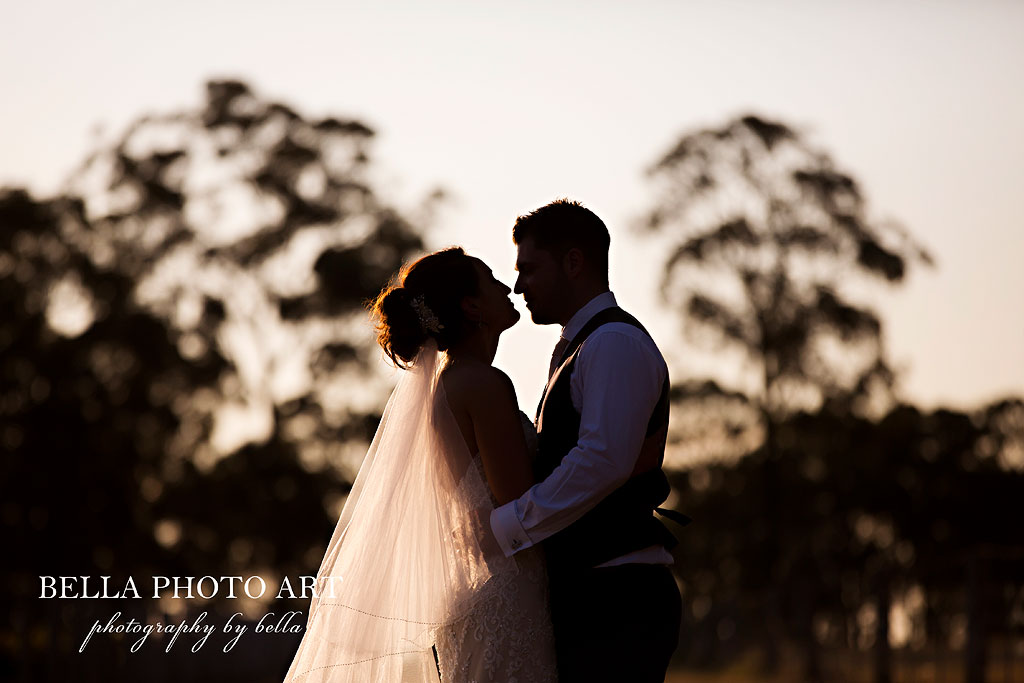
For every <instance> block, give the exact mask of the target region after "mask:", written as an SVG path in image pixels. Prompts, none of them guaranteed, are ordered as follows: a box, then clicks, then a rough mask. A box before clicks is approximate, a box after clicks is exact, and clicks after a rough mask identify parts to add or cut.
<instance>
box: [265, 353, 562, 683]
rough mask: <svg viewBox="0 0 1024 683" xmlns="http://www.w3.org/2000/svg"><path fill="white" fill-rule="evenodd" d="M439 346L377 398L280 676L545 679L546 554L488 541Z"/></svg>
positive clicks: (485, 495) (552, 674)
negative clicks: (380, 405) (301, 629)
mask: <svg viewBox="0 0 1024 683" xmlns="http://www.w3.org/2000/svg"><path fill="white" fill-rule="evenodd" d="M439 358H440V354H439V353H438V351H437V348H436V346H435V345H433V344H432V343H429V344H428V346H427V347H425V348H424V349H423V350H422V351H421V352H420V354H419V356H417V358H416V361H415V362H414V363H413V364H412V367H411V369H410V370H409V371H407V372H403V373H402V374H401V376H400V379H399V381H398V385H397V386H396V387H395V390H394V392H393V393H392V395H391V398H390V400H389V401H388V405H387V407H386V408H385V409H384V414H383V416H382V417H381V422H380V426H379V427H378V429H377V433H376V435H375V436H374V439H373V443H372V444H371V445H370V449H369V451H368V452H367V454H366V457H365V458H364V460H363V463H362V465H361V466H360V468H359V473H358V475H357V476H356V479H355V481H354V482H353V484H352V490H351V491H350V492H349V495H348V498H347V499H346V501H345V506H344V508H343V509H342V512H341V516H340V518H339V520H338V524H337V526H336V528H335V531H334V535H333V536H332V538H331V541H330V543H329V545H328V547H327V552H326V553H325V555H324V559H323V562H322V564H321V566H320V570H319V571H318V572H317V584H316V585H317V594H316V595H315V596H314V597H313V600H312V602H311V604H310V611H309V618H308V621H307V626H306V632H305V634H304V635H303V638H302V642H301V643H300V644H299V649H298V651H297V652H296V653H295V657H294V658H293V660H292V663H291V666H290V668H289V669H288V674H287V676H286V677H285V681H286V683H290V682H296V683H297V682H299V681H301V682H302V683H312V682H318V683H437V681H438V671H439V670H440V673H441V680H442V681H443V683H484V682H485V681H486V682H490V683H497V682H498V681H501V682H502V683H556V680H557V675H556V665H555V651H554V637H553V635H552V628H551V620H550V617H549V613H548V603H547V576H546V573H545V567H544V560H543V555H542V554H541V551H540V548H536V547H535V548H530V549H527V550H524V551H521V552H519V553H517V554H516V555H515V556H513V557H511V558H507V557H505V556H504V555H503V554H502V553H501V552H500V551H498V550H497V549H496V544H494V542H493V537H492V536H491V532H490V513H491V512H492V511H493V510H494V507H495V500H494V498H493V496H492V495H491V493H490V489H489V488H488V486H487V482H486V479H485V477H484V474H483V466H482V464H481V461H480V458H479V456H476V457H474V456H471V455H470V453H469V450H468V449H467V448H466V444H465V441H464V440H463V438H462V433H461V431H460V430H459V427H458V424H457V423H456V421H455V418H454V416H453V415H452V413H451V410H450V409H449V407H448V403H447V399H446V398H445V396H444V390H443V385H442V384H441V382H440V373H441V369H442V364H441V363H440V362H439ZM524 422H525V423H526V424H529V421H528V420H524ZM527 436H528V437H531V436H532V441H533V442H534V443H536V434H535V433H533V432H532V426H530V429H529V431H528V432H527ZM488 538H490V541H489V542H488V541H487V539H488ZM435 647H436V652H437V660H436V661H435V658H434V652H435Z"/></svg>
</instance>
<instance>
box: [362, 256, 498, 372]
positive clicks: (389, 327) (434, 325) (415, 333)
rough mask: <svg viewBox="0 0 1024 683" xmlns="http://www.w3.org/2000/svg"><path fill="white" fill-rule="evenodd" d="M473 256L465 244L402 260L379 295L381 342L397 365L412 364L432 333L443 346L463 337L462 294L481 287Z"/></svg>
mask: <svg viewBox="0 0 1024 683" xmlns="http://www.w3.org/2000/svg"><path fill="white" fill-rule="evenodd" d="M473 261H474V259H473V258H472V257H470V256H468V255H467V254H466V252H465V251H463V250H462V247H450V248H448V249H442V250H441V251H436V252H434V253H433V254H427V255H426V256H424V257H422V258H421V259H419V260H418V261H415V262H413V263H411V264H407V265H405V266H403V267H402V269H401V270H400V271H399V272H398V275H396V276H395V278H394V280H392V282H391V284H389V285H388V286H387V287H385V288H384V290H383V291H382V292H381V293H380V294H379V295H378V296H377V299H376V300H375V301H374V302H373V305H372V307H371V315H372V316H373V318H374V319H375V320H376V322H377V343H378V344H380V346H381V348H382V349H384V353H386V354H387V355H388V357H390V358H391V360H392V362H394V363H395V365H397V366H398V367H402V368H404V367H407V366H408V364H409V363H411V362H412V360H413V359H414V358H416V354H418V353H419V351H420V349H421V348H422V347H423V344H424V343H426V341H427V339H431V338H432V339H434V340H435V341H436V342H437V348H438V350H440V351H444V350H445V349H447V348H448V347H450V346H451V345H452V344H454V343H456V342H457V341H459V339H460V338H461V337H462V335H463V334H464V333H465V329H466V320H465V316H464V315H463V313H462V299H463V298H464V297H467V296H474V295H476V294H478V293H479V291H480V283H479V281H478V279H477V273H476V268H475V267H474V265H473Z"/></svg>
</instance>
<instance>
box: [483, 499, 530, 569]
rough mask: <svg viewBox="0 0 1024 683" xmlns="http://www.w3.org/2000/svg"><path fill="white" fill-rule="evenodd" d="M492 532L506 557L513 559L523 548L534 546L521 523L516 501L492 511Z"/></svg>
mask: <svg viewBox="0 0 1024 683" xmlns="http://www.w3.org/2000/svg"><path fill="white" fill-rule="evenodd" d="M491 531H492V532H493V533H494V538H495V539H497V541H498V545H499V546H500V547H501V551H502V552H503V553H505V557H512V555H513V554H515V553H517V552H519V551H520V550H522V549H523V548H529V547H530V546H532V545H533V541H531V540H530V537H529V536H527V535H526V529H524V528H523V525H522V523H521V522H520V521H519V515H518V514H517V512H516V501H514V500H513V501H511V502H508V503H505V504H504V505H502V506H501V507H497V508H494V509H493V510H491Z"/></svg>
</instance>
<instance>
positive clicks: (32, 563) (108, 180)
mask: <svg viewBox="0 0 1024 683" xmlns="http://www.w3.org/2000/svg"><path fill="white" fill-rule="evenodd" d="M372 139H373V131H372V129H371V128H370V127H369V126H367V125H366V124H365V123H362V122H360V121H354V120H348V119H341V118H333V117H327V118H311V117H307V116H304V115H302V114H301V113H299V112H297V111H295V110H294V109H292V108H291V107H289V106H288V105H286V104H283V103H280V102H276V101H272V100H267V99H265V98H263V97H261V96H259V95H258V94H256V93H254V92H253V90H252V89H251V88H249V87H248V86H247V85H246V84H244V83H241V82H237V81H215V82H211V83H209V84H208V85H207V93H206V99H205V101H204V103H203V105H202V106H201V107H200V108H199V109H197V110H189V111H182V112H177V113H171V114H159V115H152V116H145V117H141V118H139V119H138V120H137V121H136V122H135V123H133V124H132V125H131V126H130V127H129V128H128V129H127V130H126V131H125V132H124V133H123V134H122V135H120V136H119V137H117V138H115V139H113V140H107V141H104V142H101V143H100V144H98V146H97V148H96V150H95V152H94V153H92V154H91V155H89V156H88V158H86V159H85V160H84V162H83V164H82V165H81V167H80V168H79V169H78V170H77V171H76V172H75V173H74V174H73V176H72V177H71V178H70V179H69V181H68V183H67V185H66V187H65V188H64V190H63V191H62V192H60V193H59V194H58V195H57V196H54V197H47V198H41V197H33V196H31V195H30V194H29V193H28V192H26V191H24V190H22V189H18V188H6V189H3V190H0V310H2V311H3V315H2V317H0V446H2V448H3V451H4V459H3V464H2V468H3V469H2V472H3V479H2V482H3V498H2V503H0V506H2V507H0V511H2V517H0V522H2V525H3V529H4V540H5V548H6V549H7V552H6V553H5V559H4V563H3V568H2V576H0V581H2V582H3V585H4V586H5V589H4V591H3V598H2V600H3V602H2V604H0V608H2V610H3V612H4V614H6V615H8V617H9V618H8V620H7V621H6V622H5V623H4V625H3V627H0V628H2V630H0V677H2V678H3V679H5V680H18V681H29V680H33V681H34V680H72V679H74V680H103V681H111V680H141V679H143V678H145V679H146V680H185V679H187V680H194V681H201V680H217V681H231V680H239V681H242V680H244V681H259V680H266V681H274V680H280V678H281V677H282V676H283V674H284V670H285V668H286V667H287V664H288V661H289V659H290V656H291V654H292V652H293V651H294V647H295V638H294V637H291V636H272V637H268V636H264V637H261V638H249V639H245V640H242V641H241V643H240V644H239V647H238V648H237V650H235V651H233V652H232V653H229V654H227V655H225V654H223V653H221V652H220V651H219V650H214V649H213V648H211V649H210V650H207V651H204V652H202V653H201V654H200V655H198V656H197V655H193V654H192V653H190V652H188V651H187V648H177V649H176V650H175V651H173V652H172V653H171V654H169V655H165V654H164V653H163V652H162V650H161V649H158V648H162V643H158V644H155V646H154V644H153V643H151V644H150V645H149V646H147V647H148V648H149V649H148V650H145V651H144V652H142V653H137V654H130V653H129V652H128V645H129V644H128V643H127V642H126V641H125V640H124V639H121V640H117V639H114V638H111V637H104V638H99V637H97V638H95V639H94V640H93V641H92V642H91V643H90V645H89V646H88V648H87V650H86V652H85V653H83V654H78V652H77V650H78V648H79V646H80V645H81V642H82V639H83V638H84V636H85V634H86V633H87V632H88V628H89V626H90V625H91V624H92V622H93V620H96V619H101V620H106V619H109V618H110V616H111V615H112V614H113V613H114V612H115V611H121V612H122V613H123V616H122V619H123V620H127V619H128V618H130V617H134V618H136V619H139V620H143V621H156V620H159V621H164V622H168V621H173V622H175V623H176V622H178V621H180V620H181V619H182V618H194V617H195V616H196V615H197V613H199V612H201V611H203V610H208V611H209V612H210V613H211V616H210V617H209V621H211V622H218V623H223V621H224V619H225V617H226V615H230V614H231V613H232V612H234V611H236V610H238V609H242V608H241V607H240V606H239V605H241V602H237V601H226V600H223V599H219V598H218V599H215V600H212V601H210V602H209V603H205V602H203V601H200V600H189V601H187V603H186V601H183V600H178V601H175V600H173V599H169V598H164V599H162V600H159V601H154V600H148V599H144V600H138V601H134V600H119V601H106V600H43V599H39V597H38V596H39V592H40V584H39V579H38V577H39V576H40V575H47V576H54V575H56V576H91V577H99V576H104V575H109V576H111V577H112V579H111V582H110V583H111V585H112V586H113V587H115V588H120V587H121V586H123V582H124V580H125V579H126V577H128V576H133V577H135V578H136V579H142V578H146V579H148V577H151V576H153V575H163V576H195V577H200V576H204V575H212V576H218V577H219V576H232V575H241V576H253V575H260V576H263V577H265V578H266V579H267V580H268V583H270V584H271V585H273V586H276V584H277V582H280V580H281V579H282V578H283V577H285V576H288V577H291V578H293V579H294V578H296V577H298V576H301V575H309V574H315V573H316V570H317V568H318V566H319V563H320V560H321V557H322V553H323V550H324V548H325V546H326V544H327V541H328V540H329V536H330V533H331V530H332V528H333V525H334V523H335V520H336V518H337V513H338V511H339V510H340V505H341V504H342V502H343V501H344V496H345V494H346V493H347V491H348V488H349V486H350V483H351V478H352V477H353V476H354V474H355V471H356V468H357V467H358V464H359V460H360V458H361V456H362V455H363V453H364V452H365V448H366V445H367V442H368V440H369V438H370V437H371V436H372V434H373V432H374V430H375V428H376V425H377V422H378V420H379V411H380V410H381V408H382V406H383V403H384V399H385V398H386V395H387V390H388V387H389V380H388V379H387V378H386V377H384V376H382V375H381V373H379V372H378V371H377V369H376V368H377V366H378V358H379V356H380V354H379V351H378V349H377V348H376V346H375V344H374V342H373V339H372V330H370V329H369V326H368V324H367V322H366V318H365V315H366V314H365V310H364V308H363V306H364V300H365V299H366V298H367V297H369V296H372V295H373V294H375V293H376V292H377V291H379V289H380V288H381V287H382V286H383V285H384V284H385V282H386V279H387V278H388V277H389V276H390V275H391V273H393V272H394V271H395V270H396V269H397V268H398V267H399V266H400V265H401V263H402V262H403V261H404V260H406V259H408V258H410V257H411V256H414V255H416V254H417V253H418V252H419V251H421V250H422V249H423V248H424V234H425V230H426V229H427V227H428V226H429V225H430V223H431V219H432V207H433V201H434V200H436V199H438V198H439V197H440V195H435V196H432V197H431V198H429V199H428V200H427V201H426V202H424V203H422V205H420V206H417V207H413V208H411V209H399V208H397V207H396V206H394V205H392V204H391V203H389V202H388V201H385V199H383V198H382V197H381V196H380V193H379V191H378V190H377V189H376V188H375V187H374V186H373V184H372V182H371V178H372V172H371V171H372V163H371V159H370V149H371V142H372ZM659 174H661V177H662V178H664V179H666V180H668V183H667V187H668V188H669V190H668V193H667V194H665V195H663V196H662V197H661V198H660V199H659V200H658V202H657V203H655V205H654V206H653V207H652V209H651V211H650V212H649V214H648V216H647V220H646V221H645V225H646V226H647V228H649V229H650V230H649V231H650V232H651V233H652V234H653V235H655V236H656V237H657V238H660V239H665V240H666V241H667V243H668V245H669V246H670V247H671V248H670V249H669V251H668V252H667V253H669V254H670V255H671V256H670V258H669V260H668V261H667V263H666V264H665V273H666V279H665V285H664V293H665V295H666V300H667V304H668V305H669V306H670V308H672V309H674V310H675V311H676V312H678V313H680V314H681V316H680V320H681V321H682V322H683V328H684V330H687V331H694V332H695V335H694V337H695V339H694V340H696V341H701V340H702V339H704V338H702V337H701V336H700V334H710V335H711V336H710V337H707V338H708V339H711V340H712V341H713V343H715V344H720V343H721V342H722V340H723V339H724V340H725V341H728V342H729V343H731V344H733V345H736V346H737V347H738V348H740V349H741V350H742V353H743V354H744V355H745V357H746V359H747V361H748V362H749V363H750V364H751V367H752V368H754V375H755V381H754V382H753V383H752V384H750V385H749V386H747V387H741V388H736V387H724V386H722V385H721V384H719V383H716V382H705V381H700V378H685V377H681V376H679V374H678V373H677V374H676V378H677V379H679V380H681V382H680V384H679V386H677V387H675V388H674V392H673V396H674V398H675V409H674V410H675V412H674V413H673V420H674V422H675V425H676V428H675V433H674V435H673V439H674V444H673V448H674V449H677V450H680V449H687V448H689V449H690V450H691V451H692V450H693V446H694V444H696V443H698V441H700V440H701V439H703V441H701V443H710V444H711V446H710V447H711V448H712V449H721V450H730V449H731V452H732V453H733V455H734V456H735V457H733V458H732V459H730V460H727V461H721V462H719V463H718V464H712V463H710V462H709V461H704V462H703V463H701V464H699V465H696V466H692V467H690V468H688V469H685V470H679V471H676V472H674V473H673V474H672V478H673V482H674V486H675V488H676V494H677V498H676V500H677V501H678V504H677V505H678V507H679V508H680V509H681V510H683V511H684V512H686V513H688V514H690V515H691V516H692V517H694V519H695V523H694V524H693V525H691V526H690V527H688V528H687V529H686V530H685V531H683V532H681V540H682V542H681V544H680V545H679V547H678V548H677V550H676V552H677V558H678V571H679V577H680V579H681V581H682V582H683V584H684V586H685V589H684V601H685V604H686V605H687V612H688V614H689V617H687V621H686V623H685V624H684V628H683V632H682V639H681V642H680V648H679V651H678V660H679V662H680V663H681V664H685V665H688V666H699V667H719V666H727V665H729V664H730V663H732V662H735V661H737V659H738V658H741V657H743V656H745V653H746V652H748V651H757V652H760V653H763V659H764V662H765V664H766V665H767V668H769V669H770V668H772V667H773V666H775V667H777V666H778V662H779V659H780V652H782V650H783V649H784V647H785V645H786V644H788V643H793V644H796V645H797V647H798V648H799V650H800V652H801V653H802V661H803V667H804V672H805V674H806V677H807V678H808V679H819V680H842V675H840V674H839V673H837V669H836V666H835V663H834V662H833V661H832V660H831V659H830V658H829V654H830V653H834V652H836V651H838V650H845V651H852V652H866V653H871V656H872V657H873V658H874V659H873V667H874V669H875V677H876V679H877V680H879V681H881V680H886V676H887V675H889V672H890V670H891V668H892V667H891V654H892V653H891V652H890V651H889V647H888V643H889V641H890V636H891V639H892V641H893V642H894V643H895V644H896V647H898V648H904V647H906V648H927V647H938V648H940V649H945V650H949V651H955V652H957V653H960V654H961V655H962V660H963V661H964V663H965V666H968V670H969V671H971V672H973V674H972V675H974V676H975V680H979V679H977V678H976V676H977V675H978V674H977V672H979V671H981V672H982V674H983V672H984V671H985V662H986V656H987V655H991V653H992V652H993V647H994V645H993V644H995V643H1002V642H1011V640H1012V639H1013V638H1016V641H1013V642H1017V643H1019V642H1020V628H1021V621H1022V620H1024V617H1021V614H1024V586H1022V582H1021V577H1022V576H1024V571H1022V566H1021V562H1022V559H1021V552H1022V547H1024V544H1022V539H1021V536H1020V533H1019V532H1018V530H1017V525H1016V521H1017V518H1018V517H1019V514H1018V513H1016V511H1015V510H1016V508H1015V501H1016V500H1017V499H1018V498H1020V494H1021V493H1024V488H1022V481H1021V477H1022V474H1021V472H1022V469H1024V405H1022V402H1021V400H1020V399H1016V398H1011V399H1007V400H1006V401H1003V402H1001V403H997V404H993V405H991V406H988V407H985V408H980V409H978V410H975V411H968V412H963V413H961V412H955V411H935V412H931V413H925V412H922V411H921V410H919V409H917V408H915V407H914V406H911V405H905V404H904V403H902V402H901V401H900V400H899V398H898V397H897V396H896V395H895V392H894V391H893V380H894V374H893V372H892V371H891V369H890V367H889V363H888V359H887V357H886V355H885V353H884V348H883V346H882V344H881V339H882V335H881V321H880V320H879V318H878V316H877V315H876V314H875V313H874V312H873V311H872V310H871V308H870V306H868V305H866V304H865V303H863V302H858V301H855V300H854V299H853V298H851V297H850V296H849V295H848V294H847V293H846V292H845V291H844V288H845V284H846V283H847V282H848V281H849V280H851V279H857V278H861V279H864V280H868V281H872V280H874V281H879V282H883V283H893V284H895V283H899V282H900V281H901V280H902V279H903V277H904V274H905V272H906V271H907V269H908V268H910V267H912V266H913V265H915V264H920V263H928V262H929V261H930V260H929V258H928V256H927V254H926V253H925V252H924V250H923V249H921V248H920V247H918V246H917V245H916V243H914V242H913V240H911V239H910V237H909V236H908V235H907V234H906V233H905V232H903V231H902V230H900V229H897V228H893V227H892V225H891V224H884V225H883V224H881V223H878V222H876V221H873V220H871V219H870V217H869V216H868V214H867V211H866V208H865V203H864V200H863V198H862V196H861V194H860V190H859V186H858V184H857V183H856V182H854V181H853V179H852V178H851V177H849V176H848V175H846V174H844V173H842V172H841V171H840V170H838V169H837V167H836V166H835V165H834V164H833V162H832V161H831V160H830V159H829V158H828V155H826V154H824V153H823V152H822V151H821V150H817V149H814V148H813V147H811V146H809V145H807V144H806V143H805V142H804V141H803V139H802V138H801V136H800V135H799V134H798V133H797V132H796V131H794V130H792V129H791V128H789V127H787V126H785V125H784V124H781V123H777V122H771V121H767V120H765V119H763V118H760V117H756V116H747V117H743V118H741V119H737V120H734V121H731V122H729V123H727V124H726V125H725V126H723V127H722V128H719V129H711V130H706V131H700V132H698V133H695V134H693V135H691V136H684V138H683V139H682V140H681V141H680V142H679V144H677V145H676V146H674V147H673V148H672V150H671V151H670V152H669V153H668V154H667V155H665V157H664V158H663V159H662V160H661V161H660V162H659V164H658V165H657V166H656V170H655V172H654V175H655V176H658V175H659ZM686 188H689V189H688V190H686V191H684V190H685V189H686ZM719 190H722V191H723V194H721V195H719V194H717V192H718V191H719ZM737 196H739V197H743V198H744V199H743V201H742V202H741V204H740V205H739V206H737V205H735V204H731V203H730V202H731V201H732V199H733V198H735V197H737ZM584 199H585V198H584ZM701 202H704V204H701ZM701 206H703V208H700V207H701ZM815 264H817V265H815ZM698 331H701V332H698ZM539 352H541V351H539ZM683 380H685V381H683ZM751 387H753V388H751ZM698 437H700V438H699V439H698ZM744 453H745V455H738V454H744ZM1017 507H1019V505H1017ZM595 598H596V599H599V597H598V596H595ZM306 606H307V601H305V600H295V601H289V600H281V601H276V602H275V603H270V604H264V605H256V606H252V605H250V606H248V607H247V608H246V609H248V610H249V612H247V614H246V616H247V617H249V616H252V614H256V615H257V616H258V615H259V614H261V613H262V612H264V611H276V612H278V613H281V612H283V611H286V610H288V609H297V610H304V609H305V608H306ZM890 613H892V614H896V615H903V616H900V619H903V621H901V622H900V623H891V622H890V621H889V619H888V617H889V615H890ZM303 622H304V616H303ZM1014 629H1017V630H1016V631H1014ZM221 644H222V643H221ZM189 645H191V641H190V642H189Z"/></svg>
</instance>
